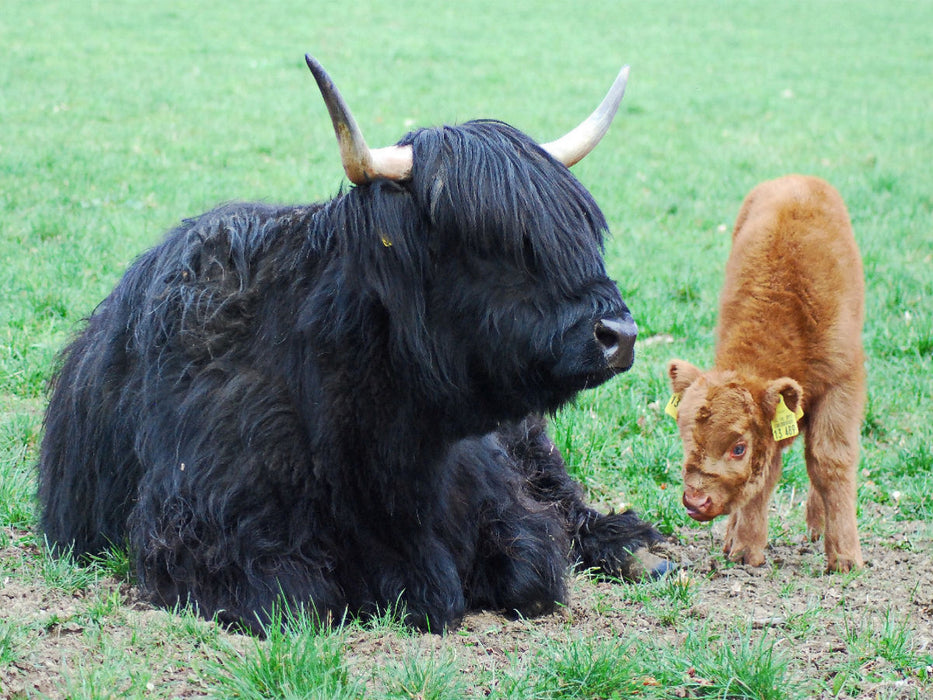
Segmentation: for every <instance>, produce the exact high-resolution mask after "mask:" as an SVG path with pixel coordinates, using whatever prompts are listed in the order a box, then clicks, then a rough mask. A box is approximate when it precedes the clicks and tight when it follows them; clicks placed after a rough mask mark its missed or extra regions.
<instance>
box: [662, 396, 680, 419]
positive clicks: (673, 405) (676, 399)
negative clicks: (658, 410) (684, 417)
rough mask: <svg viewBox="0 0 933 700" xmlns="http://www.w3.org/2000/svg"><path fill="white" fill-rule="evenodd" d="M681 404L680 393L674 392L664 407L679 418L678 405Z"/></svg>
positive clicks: (671, 415)
mask: <svg viewBox="0 0 933 700" xmlns="http://www.w3.org/2000/svg"><path fill="white" fill-rule="evenodd" d="M679 405H680V394H674V395H673V396H671V398H670V401H668V402H667V406H665V407H664V412H665V413H666V414H667V415H669V416H670V417H671V418H673V419H674V420H677V407H678V406H679Z"/></svg>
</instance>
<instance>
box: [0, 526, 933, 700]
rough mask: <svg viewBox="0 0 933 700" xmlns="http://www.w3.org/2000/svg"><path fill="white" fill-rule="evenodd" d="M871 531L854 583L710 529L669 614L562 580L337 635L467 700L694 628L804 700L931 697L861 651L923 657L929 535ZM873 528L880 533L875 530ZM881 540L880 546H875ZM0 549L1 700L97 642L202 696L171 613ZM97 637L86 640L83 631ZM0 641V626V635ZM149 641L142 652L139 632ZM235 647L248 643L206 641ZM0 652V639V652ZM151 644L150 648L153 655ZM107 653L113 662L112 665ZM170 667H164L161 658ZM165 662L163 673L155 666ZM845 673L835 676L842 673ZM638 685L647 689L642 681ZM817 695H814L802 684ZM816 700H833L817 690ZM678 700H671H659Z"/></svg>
mask: <svg viewBox="0 0 933 700" xmlns="http://www.w3.org/2000/svg"><path fill="white" fill-rule="evenodd" d="M861 517H862V520H863V521H864V520H865V519H866V518H876V517H877V518H879V519H881V520H880V521H883V522H884V523H885V525H884V527H883V528H878V527H875V528H868V529H869V531H870V532H871V533H872V534H866V533H864V532H863V534H862V543H863V551H864V555H865V559H866V562H867V565H866V568H865V569H864V570H863V571H862V572H860V573H858V574H856V575H851V574H850V575H840V574H835V575H825V574H823V573H822V570H823V564H824V561H823V554H822V551H821V546H820V545H819V544H810V543H802V542H796V543H792V542H790V541H789V540H788V539H787V538H785V539H784V541H783V542H779V543H777V544H774V545H772V546H771V548H770V549H769V551H768V562H767V564H766V565H765V566H763V567H760V568H752V567H746V566H737V565H732V564H728V563H726V562H724V560H723V558H722V556H721V555H720V554H719V542H721V528H722V524H721V523H717V524H716V525H714V526H713V527H712V528H710V527H702V528H691V529H687V530H685V531H683V532H681V533H680V541H678V542H671V543H670V544H668V545H666V548H667V552H668V553H669V556H670V557H671V558H672V559H675V560H677V561H679V562H681V563H682V564H683V568H682V573H679V574H678V575H679V576H680V577H681V579H680V580H681V581H682V582H683V584H684V586H685V587H686V588H688V589H689V591H690V594H689V595H688V596H686V597H685V599H684V600H683V601H680V602H678V601H671V600H669V599H664V598H663V597H658V598H655V599H652V598H651V596H650V595H647V596H646V595H643V594H639V592H638V586H633V585H627V584H622V585H620V584H617V583H612V582H607V581H599V580H594V579H592V578H590V577H587V576H583V575H580V576H577V577H575V578H574V580H573V582H572V587H571V596H572V597H571V603H570V604H569V605H568V606H567V607H566V608H565V609H563V610H561V611H560V612H559V613H556V614H553V615H550V616H546V617H543V618H539V619H535V620H508V619H506V618H504V617H502V616H500V615H497V614H492V613H476V614H471V615H469V616H468V617H467V618H466V619H465V620H464V623H463V625H462V627H461V628H460V629H459V630H457V631H456V632H453V633H450V634H447V635H445V636H438V635H413V636H405V635H398V634H396V633H391V632H385V631H382V632H378V631H374V632H370V631H366V630H361V629H359V628H353V629H352V630H351V631H350V633H349V636H348V640H347V641H348V657H349V660H350V662H351V664H352V665H353V666H352V668H356V669H366V668H372V667H374V666H378V665H379V664H380V663H383V662H385V663H393V662H394V661H393V660H397V659H398V658H400V657H402V656H404V655H405V654H410V653H412V652H414V653H415V654H431V653H441V654H447V655H449V656H450V657H452V658H454V659H455V660H456V663H457V666H458V667H459V668H460V669H461V670H462V671H463V672H465V673H467V674H470V675H471V677H476V678H477V679H484V681H483V682H484V683H485V684H486V685H487V687H476V688H474V690H475V693H476V695H478V696H483V695H486V694H490V693H492V694H495V691H496V687H495V683H494V682H493V683H490V682H489V679H490V678H493V679H495V678H501V677H503V675H504V674H508V673H514V672H515V670H516V667H520V666H521V665H522V664H526V663H532V662H533V658H534V655H535V652H536V650H537V649H539V648H540V647H541V645H542V643H543V640H547V639H560V638H567V637H568V636H569V635H574V636H578V637H580V638H583V639H596V638H607V637H613V638H618V639H621V640H625V639H628V638H632V637H634V638H640V639H650V640H652V643H658V644H667V645H669V646H672V647H674V648H677V647H678V646H679V645H680V644H682V643H683V641H684V638H685V635H687V634H690V633H691V630H695V629H697V628H698V626H701V625H703V624H708V625H710V626H711V627H712V628H713V629H716V630H721V631H722V632H723V634H724V635H726V634H727V633H730V632H735V631H736V630H741V629H746V630H748V629H750V630H751V634H759V635H765V636H767V637H769V638H770V639H771V640H773V641H774V649H775V650H776V651H777V652H778V653H780V654H782V655H783V656H784V657H785V658H787V659H788V660H789V662H790V668H791V672H792V675H793V676H794V677H795V678H798V679H800V680H801V683H810V684H811V685H810V686H808V687H821V686H822V687H824V688H829V687H831V686H832V681H833V678H834V677H835V676H836V675H837V674H838V673H841V672H842V671H841V669H849V671H853V670H854V673H853V674H852V675H853V678H855V679H856V680H855V681H852V682H849V683H846V684H841V686H842V691H841V693H840V695H839V696H840V697H865V698H875V697H884V698H922V697H927V693H931V692H933V685H931V683H933V680H931V679H933V668H929V667H927V668H920V669H917V668H914V669H907V670H905V669H897V668H896V664H894V663H892V661H890V660H889V659H885V658H884V655H883V654H875V653H873V652H872V648H873V647H872V643H873V642H872V640H875V641H877V640H881V639H882V638H883V637H884V636H885V635H886V634H887V635H889V636H890V635H891V633H892V629H893V630H894V631H898V630H900V631H902V632H903V633H904V634H905V635H907V642H906V643H907V648H908V649H909V650H910V651H911V652H912V653H913V656H914V658H915V659H916V658H919V659H926V660H927V661H928V660H929V659H930V658H931V654H933V536H931V535H933V533H931V526H930V524H929V523H915V522H898V521H896V520H894V519H893V518H892V517H891V513H881V512H879V513H874V514H866V513H862V516H861ZM880 521H879V522H880ZM879 533H881V534H879ZM8 534H11V535H12V541H11V543H10V544H9V545H8V546H7V547H5V548H4V549H2V550H0V566H2V568H0V571H6V572H12V573H9V574H4V575H3V578H2V579H0V584H2V585H0V620H2V621H3V622H4V623H13V624H17V623H18V624H19V626H20V628H23V627H25V628H27V629H28V630H29V631H30V632H29V637H28V639H25V640H24V639H20V640H19V641H18V643H17V645H16V649H17V653H16V654H15V656H14V658H13V660H12V661H10V662H6V663H4V664H3V665H0V697H12V698H18V697H36V696H40V697H45V696H48V697H62V696H63V695H62V691H61V688H62V678H63V674H67V673H68V670H67V669H69V668H74V667H75V665H76V664H78V663H79V660H82V659H89V658H93V657H94V656H95V655H99V654H102V653H104V654H106V652H101V650H100V649H99V648H96V647H102V646H103V645H102V644H101V643H100V640H101V639H102V638H104V637H106V638H107V639H108V640H110V641H109V642H108V644H109V645H110V646H111V647H116V648H118V649H119V648H121V645H125V646H123V648H124V649H125V650H126V651H125V653H127V654H129V655H133V654H137V655H138V654H146V653H153V649H158V650H159V656H160V659H161V661H160V662H159V663H154V664H153V666H152V668H153V669H154V676H153V678H152V681H151V683H152V686H151V687H152V688H153V689H155V688H158V689H159V691H160V692H159V694H160V695H161V696H163V697H164V696H171V697H200V696H204V695H208V694H210V688H209V686H208V683H207V681H206V680H205V679H204V678H203V676H202V675H201V674H199V673H198V670H197V669H198V662H197V659H196V658H195V659H192V658H191V657H192V656H193V655H194V654H196V652H193V650H192V644H191V640H190V639H187V640H184V641H179V640H177V639H176V640H173V638H172V635H171V634H170V633H166V631H165V630H166V629H171V625H170V624H168V623H167V620H169V619H170V615H171V613H167V612H165V611H162V610H156V609H153V608H151V607H150V606H149V605H147V604H145V603H143V602H141V601H140V600H139V599H138V596H137V594H136V592H135V589H134V588H133V587H132V586H129V585H128V584H126V583H120V582H117V581H108V580H104V581H101V582H99V583H95V584H93V585H92V586H91V587H90V588H88V589H85V590H82V591H79V592H77V593H66V592H63V591H60V590H57V589H53V588H49V587H48V586H47V585H44V584H42V583H37V582H32V581H29V580H27V579H26V578H25V577H23V576H21V575H18V574H17V573H16V563H17V561H20V562H23V561H25V560H26V558H28V557H34V556H37V555H36V553H35V552H34V551H29V546H28V545H26V544H24V542H27V541H29V540H28V538H23V537H22V533H20V537H19V538H17V536H16V535H17V533H8ZM114 599H115V600H117V601H118V604H117V608H118V609H117V610H116V611H114V610H111V611H110V613H108V614H107V615H104V616H102V617H100V618H99V619H98V620H97V621H96V622H93V623H92V622H88V620H89V614H88V608H89V605H91V604H92V603H93V602H94V601H97V603H94V604H97V605H100V601H107V600H114ZM95 626H96V629H91V628H92V627H95ZM7 628H9V626H7ZM147 629H151V630H153V632H152V635H154V636H156V637H160V639H159V640H158V641H153V640H152V639H148V640H147V639H146V636H147V635H146V632H145V631H146V630H147ZM214 633H215V634H219V635H222V636H225V637H229V641H230V642H231V643H232V644H234V645H235V646H239V647H241V648H243V649H248V648H249V644H251V641H250V640H248V639H247V638H245V637H242V636H238V635H228V634H227V633H226V632H223V631H219V630H215V632H214ZM0 641H2V640H0ZM153 645H155V646H153ZM111 653H112V652H111ZM172 655H175V656H177V658H176V659H174V660H173V659H172V658H171V657H172ZM166 657H168V662H165V658H166ZM847 673H848V672H847ZM646 682H650V679H649V680H646ZM813 683H815V684H816V685H815V686H813V685H812V684H813ZM822 692H823V694H822V697H834V695H832V694H831V693H830V692H829V691H828V690H825V691H822ZM677 696H678V693H677V692H676V691H672V697H677Z"/></svg>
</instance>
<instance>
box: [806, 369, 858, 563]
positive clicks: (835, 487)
mask: <svg viewBox="0 0 933 700" xmlns="http://www.w3.org/2000/svg"><path fill="white" fill-rule="evenodd" d="M863 404H864V398H863V396H862V395H860V394H859V393H858V392H853V391H852V390H851V388H850V387H846V386H845V385H843V386H839V387H834V388H833V389H831V390H830V391H829V392H828V393H827V395H826V396H825V397H824V398H823V400H822V401H820V402H818V403H817V404H816V405H815V406H814V407H812V408H811V409H810V425H809V428H808V429H807V436H806V448H805V450H804V454H805V456H806V460H807V474H808V475H809V476H810V484H811V494H810V498H809V500H808V505H807V526H808V528H809V530H810V533H811V535H813V534H818V532H819V530H818V529H817V528H818V526H819V524H820V522H819V515H820V514H821V512H822V516H823V518H822V521H823V524H824V528H823V530H824V535H825V549H826V568H827V569H828V570H830V571H848V570H849V569H852V568H853V567H855V568H859V567H861V566H862V565H863V561H862V550H861V546H860V545H859V538H858V522H857V520H856V516H855V495H856V486H855V476H856V470H857V468H858V459H859V443H858V439H859V426H860V424H861V416H862V407H863ZM814 499H819V504H817V503H813V504H811V503H810V501H814Z"/></svg>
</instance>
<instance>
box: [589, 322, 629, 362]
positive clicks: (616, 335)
mask: <svg viewBox="0 0 933 700" xmlns="http://www.w3.org/2000/svg"><path fill="white" fill-rule="evenodd" d="M593 333H594V334H595V335H596V342H598V343H599V345H600V347H601V348H602V349H603V357H605V358H606V363H607V364H608V365H609V366H610V367H611V368H613V369H620V370H627V369H628V368H629V367H631V366H632V363H633V362H634V361H635V338H636V337H637V336H638V326H636V325H635V321H634V320H633V319H632V317H631V316H629V315H628V314H626V315H625V316H623V317H622V318H604V319H600V320H599V321H597V322H596V326H595V327H594V328H593Z"/></svg>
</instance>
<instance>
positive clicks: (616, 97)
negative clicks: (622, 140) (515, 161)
mask: <svg viewBox="0 0 933 700" xmlns="http://www.w3.org/2000/svg"><path fill="white" fill-rule="evenodd" d="M628 70H629V68H628V66H622V70H620V71H619V75H617V76H616V79H615V82H614V83H613V84H612V87H611V88H609V92H608V93H606V96H605V97H604V98H603V101H602V102H601V103H600V104H599V107H597V108H596V111H595V112H593V113H592V114H591V115H590V116H589V117H587V119H586V121H584V122H583V123H582V124H580V125H579V126H578V127H577V128H575V129H573V130H572V131H569V132H568V133H566V134H564V135H563V136H561V137H560V138H559V139H557V140H556V141H549V142H548V143H543V144H541V148H543V149H544V150H545V151H547V152H548V153H550V154H551V155H552V156H554V158H555V159H557V160H559V161H560V162H561V163H563V164H564V165H566V166H567V167H568V168H569V167H570V166H571V165H574V164H575V163H579V162H580V161H581V160H583V159H584V158H585V157H586V155H587V154H588V153H589V152H590V151H592V150H593V149H594V148H595V147H596V144H597V143H599V142H600V140H601V139H602V138H603V136H605V135H606V132H607V131H609V125H610V124H611V123H612V118H613V117H614V116H615V115H616V111H617V110H618V109H619V103H620V102H621V101H622V95H624V94H625V84H626V82H628Z"/></svg>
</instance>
